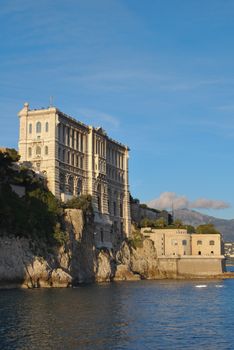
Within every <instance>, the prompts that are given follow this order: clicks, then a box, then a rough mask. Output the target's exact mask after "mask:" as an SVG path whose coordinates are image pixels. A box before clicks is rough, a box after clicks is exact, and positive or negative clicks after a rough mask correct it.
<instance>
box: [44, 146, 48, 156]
mask: <svg viewBox="0 0 234 350" xmlns="http://www.w3.org/2000/svg"><path fill="white" fill-rule="evenodd" d="M48 153H49V149H48V146H45V155H46V156H47V155H48Z"/></svg>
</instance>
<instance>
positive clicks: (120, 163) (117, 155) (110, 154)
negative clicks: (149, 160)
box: [107, 148, 124, 169]
mask: <svg viewBox="0 0 234 350" xmlns="http://www.w3.org/2000/svg"><path fill="white" fill-rule="evenodd" d="M107 160H108V162H109V163H110V164H112V165H114V166H116V167H117V168H119V169H123V168H124V155H123V154H122V153H121V152H119V151H117V150H115V149H112V148H109V149H107Z"/></svg>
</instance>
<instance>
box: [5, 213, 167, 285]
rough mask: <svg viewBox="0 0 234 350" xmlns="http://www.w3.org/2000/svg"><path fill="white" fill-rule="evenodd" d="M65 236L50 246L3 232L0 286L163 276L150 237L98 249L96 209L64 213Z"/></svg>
mask: <svg viewBox="0 0 234 350" xmlns="http://www.w3.org/2000/svg"><path fill="white" fill-rule="evenodd" d="M64 226H65V230H66V240H65V242H64V244H63V245H62V246H61V247H59V248H58V247H57V248H53V249H50V250H48V249H47V247H44V249H43V248H42V247H40V248H39V247H38V246H37V244H36V243H35V242H32V241H30V240H28V239H26V238H17V237H9V236H4V237H2V238H0V287H25V288H38V287H68V286H71V285H77V284H80V283H90V282H108V281H112V280H114V281H120V280H121V281H122V280H139V279H155V278H160V277H161V274H160V271H159V269H158V261H157V254H156V251H155V248H154V245H153V242H152V241H151V240H148V239H146V240H144V241H143V244H142V247H141V248H133V247H132V246H131V245H129V244H128V243H127V242H125V241H124V242H122V244H121V245H120V247H119V249H118V250H117V251H110V250H108V249H106V248H103V249H100V250H98V249H96V248H95V245H94V236H93V232H94V226H93V218H92V216H91V215H89V216H86V218H85V217H84V216H83V213H82V211H81V210H78V209H67V210H65V213H64Z"/></svg>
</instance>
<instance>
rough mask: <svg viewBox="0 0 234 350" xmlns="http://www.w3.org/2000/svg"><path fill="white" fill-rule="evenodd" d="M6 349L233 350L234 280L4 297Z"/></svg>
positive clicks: (2, 340) (0, 308) (1, 315)
mask: <svg viewBox="0 0 234 350" xmlns="http://www.w3.org/2000/svg"><path fill="white" fill-rule="evenodd" d="M0 349H1V350H2V349H10V350H12V349H79V350H82V349H95V350H99V349H100V350H105V349H108V350H110V349H132V350H137V349H163V350H164V349H202V350H204V349H212V350H215V349H219V350H220V349H234V280H231V279H230V280H224V281H220V280H213V281H206V280H202V281H197V280H196V281H170V280H163V281H139V282H120V283H110V284H102V285H88V286H83V287H78V288H74V289H38V290H1V291H0Z"/></svg>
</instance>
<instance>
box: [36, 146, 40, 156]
mask: <svg viewBox="0 0 234 350" xmlns="http://www.w3.org/2000/svg"><path fill="white" fill-rule="evenodd" d="M36 155H37V156H40V155H41V147H40V146H37V147H36Z"/></svg>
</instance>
